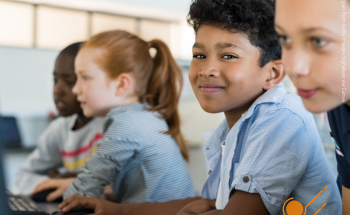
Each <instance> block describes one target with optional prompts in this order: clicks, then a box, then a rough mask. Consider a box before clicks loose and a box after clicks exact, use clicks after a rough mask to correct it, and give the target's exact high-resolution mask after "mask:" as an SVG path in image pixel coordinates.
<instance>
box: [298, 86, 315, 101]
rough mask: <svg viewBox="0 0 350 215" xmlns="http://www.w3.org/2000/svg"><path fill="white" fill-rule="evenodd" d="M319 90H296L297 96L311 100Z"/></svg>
mask: <svg viewBox="0 0 350 215" xmlns="http://www.w3.org/2000/svg"><path fill="white" fill-rule="evenodd" d="M318 90H319V89H313V90H303V89H300V88H298V94H299V96H301V97H303V98H307V99H308V98H311V97H313V96H314V95H315V94H316V93H317V92H318Z"/></svg>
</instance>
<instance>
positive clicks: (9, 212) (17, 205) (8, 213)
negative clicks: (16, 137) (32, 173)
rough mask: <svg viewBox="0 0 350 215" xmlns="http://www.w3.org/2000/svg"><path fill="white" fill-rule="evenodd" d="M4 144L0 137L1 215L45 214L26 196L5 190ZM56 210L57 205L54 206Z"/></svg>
mask: <svg viewBox="0 0 350 215" xmlns="http://www.w3.org/2000/svg"><path fill="white" fill-rule="evenodd" d="M3 153H4V144H3V142H2V139H0V214H1V215H47V214H49V213H47V212H46V210H45V209H43V208H42V207H40V206H39V205H38V204H36V203H35V202H34V201H33V200H31V199H30V198H29V197H26V196H16V195H12V194H10V193H9V192H8V191H7V190H6V186H5V177H4V165H3V157H4V156H3ZM54 209H55V210H56V211H57V205H56V207H55V208H54Z"/></svg>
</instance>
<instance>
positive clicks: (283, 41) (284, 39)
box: [279, 35, 292, 45]
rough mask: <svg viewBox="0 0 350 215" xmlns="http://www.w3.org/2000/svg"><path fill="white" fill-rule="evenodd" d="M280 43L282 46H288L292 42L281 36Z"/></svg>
mask: <svg viewBox="0 0 350 215" xmlns="http://www.w3.org/2000/svg"><path fill="white" fill-rule="evenodd" d="M279 41H280V44H281V45H283V44H288V43H291V42H292V40H291V39H290V38H289V37H287V36H284V35H280V36H279Z"/></svg>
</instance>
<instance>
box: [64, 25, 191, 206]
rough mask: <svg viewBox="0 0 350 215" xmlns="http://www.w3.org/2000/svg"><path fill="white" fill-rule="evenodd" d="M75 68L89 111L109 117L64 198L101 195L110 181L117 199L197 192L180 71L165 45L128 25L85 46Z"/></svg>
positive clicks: (170, 196) (125, 200) (82, 100)
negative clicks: (182, 115) (181, 106)
mask: <svg viewBox="0 0 350 215" xmlns="http://www.w3.org/2000/svg"><path fill="white" fill-rule="evenodd" d="M151 47H153V48H155V49H156V51H157V54H156V55H155V57H154V59H153V58H152V57H151V55H150V53H149V49H150V48H151ZM75 68H76V74H77V77H78V80H77V83H76V84H75V86H74V88H73V93H75V94H76V95H77V97H78V101H79V102H80V103H81V107H82V108H83V111H84V114H85V115H86V116H88V117H95V116H107V119H106V123H105V125H104V129H103V138H102V141H101V144H100V146H99V148H98V150H97V152H96V153H95V154H94V155H93V156H92V158H91V159H90V160H89V161H87V162H86V164H85V166H84V167H83V168H81V169H80V171H79V174H78V176H77V178H76V179H75V180H74V181H73V183H71V184H70V185H69V186H68V189H67V190H66V192H65V194H64V198H67V197H69V196H72V195H74V194H81V195H84V196H87V197H100V195H101V194H102V191H103V189H104V187H105V186H106V185H110V186H111V187H112V189H113V191H114V194H115V195H116V198H117V200H118V202H119V203H137V202H161V201H169V200H174V199H182V198H187V197H192V196H194V195H195V191H194V187H193V184H192V181H191V178H190V176H189V173H188V171H187V167H186V162H185V160H188V151H187V148H186V145H185V142H184V138H183V136H182V133H181V131H180V119H179V113H178V101H179V97H180V92H181V87H182V81H183V80H182V71H181V69H180V67H179V66H178V65H177V64H176V62H175V60H174V58H173V57H172V55H171V53H170V50H169V48H168V47H167V45H166V44H165V43H164V42H162V41H160V40H152V41H150V42H146V41H144V40H142V39H141V38H139V37H137V36H135V35H132V34H130V33H128V32H125V31H120V30H116V31H109V32H104V33H100V34H97V35H95V36H93V37H92V38H91V39H90V40H89V41H87V42H86V43H85V44H84V45H83V47H82V48H81V50H80V51H79V53H78V56H77V58H76V60H75Z"/></svg>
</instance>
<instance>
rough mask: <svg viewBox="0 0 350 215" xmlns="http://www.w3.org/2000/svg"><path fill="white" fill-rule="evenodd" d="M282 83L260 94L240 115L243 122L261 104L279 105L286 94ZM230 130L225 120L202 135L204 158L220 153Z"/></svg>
mask: <svg viewBox="0 0 350 215" xmlns="http://www.w3.org/2000/svg"><path fill="white" fill-rule="evenodd" d="M286 93H287V92H286V90H285V88H284V85H283V83H280V84H278V85H277V86H276V87H274V88H271V89H269V90H267V91H266V92H265V93H264V94H262V95H261V96H260V97H259V98H258V99H256V100H255V101H254V103H253V104H252V105H251V106H250V107H249V109H248V110H247V111H246V112H245V113H244V114H243V115H242V117H243V120H241V122H243V121H244V120H245V119H248V118H250V117H251V115H252V114H253V113H254V110H255V108H256V107H257V106H258V105H260V104H263V103H281V102H282V99H283V96H284V95H285V94H286ZM229 132H230V129H229V127H228V125H227V122H226V120H223V121H222V122H221V123H220V125H219V126H218V127H217V128H215V129H212V130H209V131H207V132H205V133H203V137H204V139H205V140H206V144H205V145H204V148H203V152H204V154H205V155H206V157H210V156H211V155H212V154H214V153H217V152H218V151H221V143H222V142H223V141H224V140H225V139H226V137H227V135H228V134H229Z"/></svg>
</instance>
